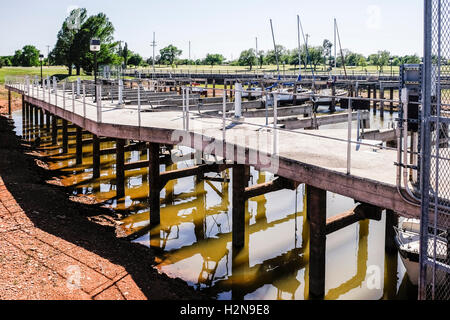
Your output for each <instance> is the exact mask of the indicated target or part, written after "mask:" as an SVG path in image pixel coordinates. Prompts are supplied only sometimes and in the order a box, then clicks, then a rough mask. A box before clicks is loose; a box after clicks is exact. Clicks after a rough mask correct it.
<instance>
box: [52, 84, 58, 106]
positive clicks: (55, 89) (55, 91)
mask: <svg viewBox="0 0 450 320" xmlns="http://www.w3.org/2000/svg"><path fill="white" fill-rule="evenodd" d="M53 93H54V94H55V106H58V83H57V82H56V77H53Z"/></svg>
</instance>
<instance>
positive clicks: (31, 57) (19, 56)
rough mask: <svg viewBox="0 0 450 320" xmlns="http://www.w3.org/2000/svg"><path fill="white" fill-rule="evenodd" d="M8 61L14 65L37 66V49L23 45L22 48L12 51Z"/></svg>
mask: <svg viewBox="0 0 450 320" xmlns="http://www.w3.org/2000/svg"><path fill="white" fill-rule="evenodd" d="M8 60H9V59H8ZM10 62H11V64H12V65H13V66H15V67H19V66H20V67H37V66H39V50H38V49H36V47H35V46H31V45H27V46H24V47H23V49H22V50H17V51H16V52H15V53H14V56H13V57H12V59H11V61H10Z"/></svg>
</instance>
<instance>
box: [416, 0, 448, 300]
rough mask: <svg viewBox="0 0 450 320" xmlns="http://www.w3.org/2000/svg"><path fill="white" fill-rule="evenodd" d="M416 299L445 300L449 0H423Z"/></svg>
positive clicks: (446, 291) (446, 285)
mask: <svg viewBox="0 0 450 320" xmlns="http://www.w3.org/2000/svg"><path fill="white" fill-rule="evenodd" d="M423 102H424V105H423V110H422V112H423V121H422V125H423V130H422V135H421V136H422V144H423V149H422V161H423V162H422V163H423V167H422V177H423V181H422V191H423V194H422V197H423V199H422V221H421V223H422V230H421V244H420V281H419V292H420V298H421V299H431V300H450V252H449V229H450V149H449V125H450V0H425V54H424V82H423Z"/></svg>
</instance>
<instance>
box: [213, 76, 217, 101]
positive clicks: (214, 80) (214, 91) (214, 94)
mask: <svg viewBox="0 0 450 320" xmlns="http://www.w3.org/2000/svg"><path fill="white" fill-rule="evenodd" d="M215 97H216V79H213V98H215Z"/></svg>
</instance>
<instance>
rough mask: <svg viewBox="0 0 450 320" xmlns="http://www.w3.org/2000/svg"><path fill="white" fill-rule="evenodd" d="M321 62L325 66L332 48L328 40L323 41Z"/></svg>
mask: <svg viewBox="0 0 450 320" xmlns="http://www.w3.org/2000/svg"><path fill="white" fill-rule="evenodd" d="M322 47H323V62H324V64H327V58H330V57H331V48H333V44H332V43H331V41H330V40H328V39H325V40H323V44H322Z"/></svg>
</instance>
